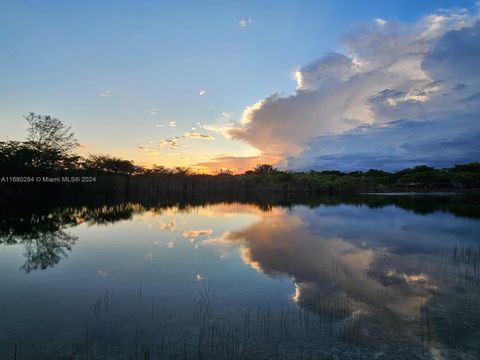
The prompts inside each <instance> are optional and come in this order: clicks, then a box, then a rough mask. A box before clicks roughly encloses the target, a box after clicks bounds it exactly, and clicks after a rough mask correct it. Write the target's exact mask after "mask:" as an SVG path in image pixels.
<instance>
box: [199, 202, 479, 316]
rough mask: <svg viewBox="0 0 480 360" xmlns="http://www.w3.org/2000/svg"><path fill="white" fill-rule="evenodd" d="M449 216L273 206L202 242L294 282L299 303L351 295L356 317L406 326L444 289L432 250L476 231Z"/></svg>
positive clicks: (313, 303)
mask: <svg viewBox="0 0 480 360" xmlns="http://www.w3.org/2000/svg"><path fill="white" fill-rule="evenodd" d="M432 216H433V217H434V218H433V219H432V218H430V217H432ZM443 217H450V220H452V216H450V215H447V214H444V213H435V214H430V215H429V216H428V217H426V216H419V215H416V214H413V213H410V212H407V211H404V210H400V209H397V208H394V207H388V208H383V209H382V210H376V209H370V208H367V207H354V206H338V207H328V208H327V207H325V208H322V207H320V208H317V209H313V210H312V209H309V208H306V207H296V208H295V209H294V211H287V210H285V209H280V208H276V209H275V208H274V210H273V211H270V212H266V213H262V217H261V218H260V220H259V221H257V222H256V223H254V224H251V225H249V226H247V227H245V228H244V229H242V230H236V231H225V232H223V234H222V235H221V236H218V237H214V238H210V239H206V240H203V241H202V244H203V245H205V246H215V247H216V248H217V249H221V250H220V251H221V252H222V253H226V254H228V253H231V252H232V251H236V249H238V251H239V253H240V257H241V258H242V259H243V261H244V262H245V263H246V264H248V265H249V266H250V267H251V268H253V269H255V270H257V271H261V272H263V273H265V274H268V275H270V276H278V275H288V276H290V277H291V278H292V279H293V281H294V285H295V293H294V294H293V295H292V298H293V300H294V301H297V302H299V303H303V304H308V305H307V306H311V307H318V306H325V303H328V302H329V301H331V302H336V301H339V299H341V298H345V297H346V298H348V299H350V301H351V303H352V312H353V311H359V309H362V311H364V312H368V311H373V310H375V311H378V309H384V310H388V311H390V312H392V313H393V314H395V316H398V317H399V318H401V319H403V320H418V319H419V317H420V313H421V308H422V306H423V305H425V304H426V303H427V302H428V301H429V300H430V299H431V298H432V296H434V294H435V292H436V291H437V290H438V286H439V284H438V279H437V277H436V276H435V274H436V273H438V271H439V264H438V262H434V261H433V262H432V261H431V260H432V259H431V254H429V252H428V251H431V250H433V247H432V246H433V244H434V243H435V244H443V245H445V246H452V242H454V241H455V243H458V238H460V235H461V234H463V233H464V232H465V226H466V227H469V226H477V227H478V224H475V223H474V222H473V221H470V220H466V219H457V218H455V221H450V222H448V221H445V219H442V218H443ZM439 222H441V224H440V225H439ZM438 227H440V229H438ZM432 237H433V239H432ZM461 238H462V239H465V238H464V237H463V236H462V237H461ZM469 240H473V237H471V236H470V238H469V237H467V242H468V241H469ZM322 303H323V304H322ZM384 310H382V311H384Z"/></svg>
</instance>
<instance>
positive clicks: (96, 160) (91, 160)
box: [83, 155, 142, 175]
mask: <svg viewBox="0 0 480 360" xmlns="http://www.w3.org/2000/svg"><path fill="white" fill-rule="evenodd" d="M83 166H84V168H85V169H86V170H90V171H96V172H103V173H115V174H126V175H133V174H138V173H141V172H142V169H141V168H140V167H138V166H136V165H135V164H134V163H133V162H132V161H131V160H124V159H121V158H118V157H114V156H109V155H90V156H89V157H88V158H87V159H85V161H84V164H83Z"/></svg>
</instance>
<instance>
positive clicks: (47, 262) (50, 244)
mask: <svg viewBox="0 0 480 360" xmlns="http://www.w3.org/2000/svg"><path fill="white" fill-rule="evenodd" d="M218 203H244V204H249V205H253V206H256V207H258V208H259V209H260V210H261V211H264V212H270V211H272V209H273V207H276V206H280V207H286V208H290V207H292V206H293V205H297V204H298V205H301V204H303V205H308V206H310V207H312V208H313V207H316V206H320V205H323V206H337V205H340V204H347V205H357V206H360V205H364V206H368V207H370V208H376V207H379V208H381V207H384V206H389V205H390V206H391V205H394V206H397V207H400V208H403V209H406V210H409V211H413V212H415V213H420V214H428V213H432V212H435V211H445V212H449V213H453V214H455V215H458V216H464V217H469V218H480V205H479V204H480V202H479V201H478V197H465V196H463V197H454V196H447V197H433V196H425V197H422V199H421V200H419V199H418V198H415V197H409V196H348V197H334V196H320V197H314V196H312V195H311V194H303V193H300V194H291V193H290V194H266V195H265V196H259V195H258V194H257V195H252V196H249V195H246V194H243V195H241V194H220V195H218V194H217V195H208V194H206V195H205V196H203V195H198V194H196V195H195V196H177V195H170V196H168V195H165V194H164V195H162V196H161V197H151V196H140V195H139V196H135V198H126V197H119V198H115V197H114V198H102V197H101V196H97V194H95V196H92V197H85V196H80V197H77V198H74V199H68V201H67V199H49V198H42V199H39V200H38V201H31V200H30V199H24V201H22V199H18V200H17V201H15V202H9V203H8V204H6V203H4V204H1V203H0V244H7V245H8V244H19V243H21V244H24V245H25V247H26V251H25V256H26V258H27V262H26V264H25V265H24V266H23V267H22V269H23V270H25V271H26V272H30V271H33V270H37V269H45V268H47V267H49V266H53V265H55V264H56V263H58V262H59V261H60V260H61V259H62V258H63V257H65V256H67V254H68V252H69V251H71V249H72V246H73V245H74V244H75V241H76V238H75V237H73V236H71V235H69V234H68V232H66V231H65V229H67V228H70V227H75V226H77V225H79V224H81V223H87V224H89V225H108V224H113V223H115V222H117V221H121V220H130V219H132V217H133V216H134V215H135V214H142V213H144V212H146V211H150V212H152V213H154V214H161V213H162V212H163V211H164V210H165V209H169V208H176V209H177V210H178V211H181V212H189V211H191V210H192V209H193V208H195V207H198V206H208V205H213V204H218Z"/></svg>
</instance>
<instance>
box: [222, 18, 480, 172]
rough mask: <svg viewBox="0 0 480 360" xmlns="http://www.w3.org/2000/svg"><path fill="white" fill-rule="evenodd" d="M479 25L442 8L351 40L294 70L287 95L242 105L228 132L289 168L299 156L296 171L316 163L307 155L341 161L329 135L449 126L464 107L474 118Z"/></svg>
mask: <svg viewBox="0 0 480 360" xmlns="http://www.w3.org/2000/svg"><path fill="white" fill-rule="evenodd" d="M477 19H478V16H477V15H471V14H469V13H468V12H466V11H465V10H442V11H440V12H439V13H437V14H431V15H428V16H425V17H424V18H422V19H421V20H420V21H418V22H417V23H416V24H413V25H408V26H407V25H403V24H398V23H388V22H385V23H382V24H383V25H382V26H378V25H377V26H375V25H372V26H371V27H367V28H365V29H362V30H360V31H358V32H356V33H354V34H351V35H349V36H347V37H346V44H345V45H346V48H347V51H346V54H329V55H327V56H324V57H323V58H321V59H319V60H317V61H314V62H312V63H310V64H308V65H306V66H303V67H300V68H299V69H298V70H297V71H296V73H295V75H294V76H295V79H296V81H297V86H296V90H295V92H294V93H293V94H291V95H288V96H285V95H280V94H272V95H270V96H267V97H266V98H264V99H261V100H260V101H258V102H257V103H256V104H254V105H252V106H249V107H247V108H246V109H245V111H244V113H243V116H242V119H241V122H240V124H236V126H235V127H234V128H233V129H230V130H228V133H229V134H230V135H231V136H232V137H233V138H235V139H240V140H243V141H246V142H248V143H249V144H251V145H253V146H255V147H256V148H258V149H260V150H261V151H263V153H265V154H271V155H272V154H274V155H280V156H283V157H285V158H287V157H288V158H289V159H290V162H291V163H292V162H293V161H294V159H295V156H297V155H299V154H301V156H300V157H299V158H298V159H296V160H295V161H296V163H295V165H298V164H299V163H302V164H306V163H308V164H317V165H318V163H317V162H315V161H311V160H313V159H311V158H309V159H305V157H314V156H324V155H325V156H326V155H331V156H333V155H341V154H343V153H344V150H345V147H346V148H347V149H349V147H350V145H349V143H348V142H346V141H338V142H334V141H331V140H328V141H327V139H333V137H335V136H339V137H340V136H342V139H346V138H347V137H348V138H351V137H355V136H357V133H363V132H367V133H369V132H372V131H373V132H374V133H375V134H380V133H382V131H381V129H382V126H383V125H386V126H387V127H390V126H391V123H392V121H395V120H398V119H410V120H411V121H418V120H432V121H437V120H440V119H444V118H448V119H450V121H454V119H455V118H459V117H461V115H462V114H463V113H464V112H465V111H466V109H467V110H468V112H472V111H473V112H475V114H477V118H478V114H479V111H478V108H479V106H478V104H479V101H480V75H479V70H478V69H479V67H478V63H479V62H480V51H479V50H478V48H479V46H480V45H479V44H480V35H479V33H480V25H479V24H478V23H476V21H477ZM377 23H378V22H377ZM477 93H478V94H479V95H478V96H477V97H475V94H477ZM467 99H470V100H467ZM473 118H475V116H474V117H473ZM471 119H472V118H471ZM465 121H467V122H468V121H470V125H472V126H474V125H475V124H474V123H472V122H471V121H472V120H465ZM435 124H438V126H439V127H441V128H437V127H436V126H432V127H430V128H429V131H433V132H434V133H438V134H440V133H442V134H444V133H443V132H442V129H444V128H445V127H446V124H448V121H443V120H442V121H441V122H435ZM465 126H466V125H465ZM393 128H394V129H396V131H403V127H401V126H397V127H395V126H394V127H393ZM353 129H357V130H358V131H357V130H356V131H354V132H353V133H352V132H351V131H352V130H353ZM464 130H465V128H464ZM465 131H466V130H465ZM444 135H445V134H444ZM457 135H458V136H460V134H458V133H457ZM388 138H389V139H390V140H389V141H390V142H389V143H388V144H387V143H385V142H382V144H383V145H382V146H383V147H384V148H385V147H388V146H393V147H395V146H398V144H396V143H395V141H396V140H395V137H394V135H391V136H389V137H388ZM432 138H433V135H432ZM312 139H316V140H315V141H313V140H312ZM424 140H425V141H431V140H432V139H430V140H428V139H424ZM327 143H328V146H327ZM340 143H341V144H340ZM324 144H325V145H324ZM334 144H335V146H334ZM352 144H354V142H352ZM342 146H343V147H342ZM372 146H373V144H372ZM305 149H309V150H308V151H304V150H305ZM350 150H351V149H350ZM382 151H383V150H382ZM351 152H352V154H353V153H354V150H352V151H351ZM459 159H460V160H461V157H460V158H459ZM450 160H451V161H453V159H450ZM337 161H341V160H339V158H337ZM318 166H319V165H318ZM339 166H340V165H339Z"/></svg>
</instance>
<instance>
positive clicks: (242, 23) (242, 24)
mask: <svg viewBox="0 0 480 360" xmlns="http://www.w3.org/2000/svg"><path fill="white" fill-rule="evenodd" d="M252 22H253V20H252V19H241V20H240V21H239V23H238V24H239V25H240V29H242V30H243V29H245V28H246V27H247V25H248V24H250V23H252Z"/></svg>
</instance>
